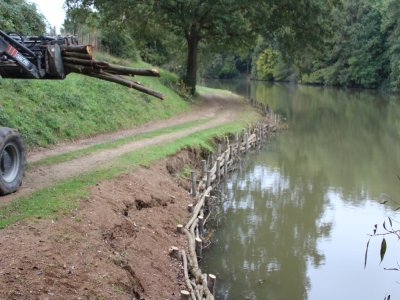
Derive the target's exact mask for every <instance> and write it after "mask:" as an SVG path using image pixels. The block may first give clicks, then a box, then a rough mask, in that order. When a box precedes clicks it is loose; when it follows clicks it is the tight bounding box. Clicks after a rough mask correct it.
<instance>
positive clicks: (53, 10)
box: [30, 0, 65, 33]
mask: <svg viewBox="0 0 400 300" xmlns="http://www.w3.org/2000/svg"><path fill="white" fill-rule="evenodd" d="M30 2H32V3H35V4H36V7H37V8H38V10H39V11H40V12H41V13H42V14H43V15H44V16H45V17H46V19H47V21H48V22H49V23H50V25H51V26H56V28H57V33H60V28H61V26H62V24H63V23H64V18H65V11H64V9H63V5H64V0H30Z"/></svg>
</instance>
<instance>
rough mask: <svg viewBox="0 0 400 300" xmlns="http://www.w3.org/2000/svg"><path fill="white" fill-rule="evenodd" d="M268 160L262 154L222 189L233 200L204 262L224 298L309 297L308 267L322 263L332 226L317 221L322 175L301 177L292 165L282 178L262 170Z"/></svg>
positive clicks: (322, 203)
mask: <svg viewBox="0 0 400 300" xmlns="http://www.w3.org/2000/svg"><path fill="white" fill-rule="evenodd" d="M266 160H268V158H267V157H266V156H265V155H263V156H258V158H257V161H255V162H253V163H252V164H251V165H249V166H248V167H246V169H245V170H244V172H243V173H242V174H239V175H238V176H237V178H233V179H232V180H231V181H230V182H231V183H230V184H229V187H228V188H226V189H224V193H225V194H226V195H227V196H228V199H231V200H230V201H229V202H228V203H226V204H225V210H226V214H225V216H226V219H225V222H224V224H223V228H220V232H219V233H218V241H217V243H216V246H215V248H217V249H214V253H213V257H215V259H213V260H212V261H209V260H208V261H206V262H205V264H206V265H210V270H218V272H219V275H220V276H219V277H220V278H221V279H220V280H219V295H220V296H219V298H220V299H244V297H246V296H248V297H250V298H249V299H306V298H307V287H308V286H309V283H308V278H307V277H306V267H307V263H308V262H309V261H311V262H312V263H313V264H314V265H316V266H318V265H320V264H321V263H322V262H323V259H324V257H323V255H322V254H320V253H319V252H318V250H317V248H316V243H317V239H318V238H319V237H321V236H327V235H329V232H330V224H321V223H320V222H319V219H320V218H321V215H322V213H323V211H324V207H325V201H324V195H325V193H326V191H325V189H324V188H322V187H324V186H326V184H324V181H325V179H324V177H323V176H320V174H314V176H311V177H309V178H303V176H301V175H300V174H298V173H296V170H295V168H289V166H287V168H285V170H287V172H288V174H281V173H279V172H278V171H274V170H273V169H271V167H267V166H264V164H265V161H266ZM276 163H277V162H275V164H276ZM265 180H267V181H271V180H272V181H271V182H269V183H268V184H266V182H265Z"/></svg>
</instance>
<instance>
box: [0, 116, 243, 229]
mask: <svg viewBox="0 0 400 300" xmlns="http://www.w3.org/2000/svg"><path fill="white" fill-rule="evenodd" d="M244 125H245V122H244V121H240V122H239V121H238V122H232V123H228V124H224V125H221V126H218V127H215V128H211V129H207V130H204V131H200V132H197V133H194V134H192V135H189V136H187V137H184V138H181V139H178V140H176V141H173V142H171V143H167V144H164V145H157V146H150V147H146V148H143V149H140V150H137V151H134V152H130V153H126V154H124V155H122V156H120V157H119V158H118V159H116V160H115V161H113V163H112V166H103V167H101V168H98V169H96V170H94V171H91V172H88V173H86V174H83V175H80V176H77V177H74V178H71V179H67V180H64V181H62V182H59V183H58V184H56V185H54V186H52V187H49V188H45V189H41V190H38V191H36V192H34V193H33V194H31V195H30V196H28V197H22V198H17V199H16V200H14V201H13V202H11V203H10V204H7V205H5V206H4V207H1V208H0V228H4V227H6V226H8V225H10V224H13V223H15V222H18V221H21V220H24V219H27V218H48V217H57V215H58V214H60V213H68V212H69V211H70V210H71V209H74V208H78V207H79V201H80V199H82V198H85V197H88V196H89V195H90V187H92V186H94V185H95V184H96V183H98V182H100V181H102V180H107V179H111V178H114V177H116V176H118V175H121V174H124V173H126V172H129V171H132V170H133V169H134V168H135V167H137V166H139V165H143V166H148V165H150V164H151V163H152V162H154V161H156V160H159V159H162V158H164V157H166V156H168V155H172V154H175V153H177V152H178V151H180V150H182V149H184V148H187V147H201V148H204V149H207V150H209V151H211V150H212V149H213V144H212V142H211V138H212V137H216V136H223V135H226V134H227V133H232V132H235V131H238V130H241V129H242V128H243V126H244Z"/></svg>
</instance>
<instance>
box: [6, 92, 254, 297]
mask: <svg viewBox="0 0 400 300" xmlns="http://www.w3.org/2000/svg"><path fill="white" fill-rule="evenodd" d="M245 105H246V104H245V103H244V102H241V101H237V99H235V100H234V99H232V98H226V97H224V98H221V97H216V96H214V97H211V96H210V97H207V98H206V99H205V100H204V102H203V103H202V105H201V106H199V107H198V108H196V109H195V110H193V112H191V113H188V114H184V115H181V116H178V117H174V118H171V119H169V120H165V121H159V122H154V123H150V124H147V125H146V126H143V127H140V128H135V129H132V130H125V131H120V132H117V133H113V134H108V135H101V136H97V137H94V138H91V139H86V140H82V141H76V142H74V143H72V144H70V145H58V146H56V147H54V148H53V149H50V150H42V151H40V152H34V153H31V155H30V156H29V160H30V161H34V160H38V159H40V158H41V157H46V156H50V155H55V154H60V153H65V152H67V151H73V150H78V149H82V148H84V147H87V146H89V145H93V144H96V143H99V142H105V141H109V140H114V139H118V138H120V137H123V136H130V135H132V134H137V133H140V132H146V131H151V130H156V129H159V128H163V127H167V126H171V125H175V124H180V123H183V122H188V121H191V120H197V119H200V118H211V119H210V120H209V121H207V122H205V123H204V124H202V125H199V126H195V127H191V128H187V129H184V130H181V131H177V132H174V133H171V134H165V135H161V136H157V137H154V138H150V139H146V140H141V141H137V142H133V143H129V144H125V145H123V146H121V147H117V148H114V149H109V150H104V151H99V152H96V153H95V154H92V155H88V156H85V157H81V158H77V159H75V160H73V161H70V162H65V163H61V164H56V165H52V166H49V167H39V168H37V169H33V170H32V171H30V172H28V173H27V175H26V178H25V181H24V184H23V186H22V189H21V190H20V191H19V192H18V193H16V194H14V195H11V196H8V201H11V200H12V199H13V197H15V196H20V195H22V194H29V193H30V192H32V191H34V190H35V189H37V188H39V187H44V186H48V185H51V184H52V183H54V182H56V181H57V180H61V179H64V178H68V177H70V176H74V175H77V174H79V173H81V172H85V171H87V170H90V169H91V168H93V167H95V166H97V165H98V164H107V163H109V162H111V161H112V160H113V158H115V157H117V156H119V155H121V154H123V153H126V152H129V151H132V150H134V149H139V148H141V147H145V146H148V145H157V144H162V143H165V142H169V141H172V140H174V139H178V138H180V137H183V136H186V135H188V134H191V133H193V132H196V131H199V130H203V129H206V128H211V127H213V126H217V125H219V124H222V123H224V122H228V121H231V120H233V119H234V118H235V116H237V115H238V113H239V112H240V111H242V110H243V109H244V106H245ZM66 149H68V150H66ZM193 151H194V152H193ZM199 155H200V153H197V152H196V150H192V151H189V150H185V151H182V152H181V153H179V154H177V155H175V156H173V157H170V158H168V159H163V160H160V161H157V162H154V163H153V164H152V165H151V166H150V167H149V168H143V167H138V168H136V169H135V170H134V171H133V172H131V173H129V174H122V175H120V176H118V177H117V178H114V179H110V180H105V181H102V182H99V184H98V185H96V186H93V187H92V188H91V193H90V196H88V197H87V198H85V199H82V200H81V202H80V206H79V209H77V210H75V209H74V210H72V211H70V212H68V213H65V214H63V215H57V216H55V217H54V219H53V220H51V219H41V220H36V219H29V220H26V221H21V222H18V223H16V224H14V225H11V226H8V227H7V228H5V229H3V230H1V231H0V233H1V234H0V300H3V299H7V300H8V299H10V300H11V299H13V300H15V299H16V300H26V299H28V300H30V299H34V300H36V299H41V300H42V299H49V300H50V299H57V300H58V299H76V300H78V299H82V300H83V299H90V300H91V299H93V300H95V299H96V300H99V299H118V300H121V299H122V300H125V299H126V300H132V299H135V300H139V299H140V300H154V299H160V300H176V299H179V293H180V290H181V289H185V284H184V279H183V271H182V264H181V262H180V261H178V260H177V259H175V258H172V257H170V256H169V255H168V252H169V249H170V247H172V246H177V247H179V248H180V249H185V248H186V243H187V241H186V237H185V235H183V234H178V233H177V232H176V225H177V224H178V223H180V224H184V223H185V222H186V221H187V219H188V218H189V216H190V214H189V213H188V211H187V206H188V204H189V203H192V201H193V199H192V198H191V197H190V195H189V193H188V188H190V184H189V183H187V182H185V181H184V180H182V179H179V176H177V175H176V174H178V173H179V171H180V170H181V169H182V168H183V167H184V166H185V165H187V164H190V163H192V162H193V161H194V160H195V158H198V157H199ZM1 200H2V201H3V200H4V198H3V199H1ZM43 201H46V199H43ZM186 250H187V249H186Z"/></svg>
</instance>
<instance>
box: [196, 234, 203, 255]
mask: <svg viewBox="0 0 400 300" xmlns="http://www.w3.org/2000/svg"><path fill="white" fill-rule="evenodd" d="M195 241H196V255H197V257H198V258H202V254H203V253H202V252H203V241H202V240H201V238H196V239H195Z"/></svg>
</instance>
